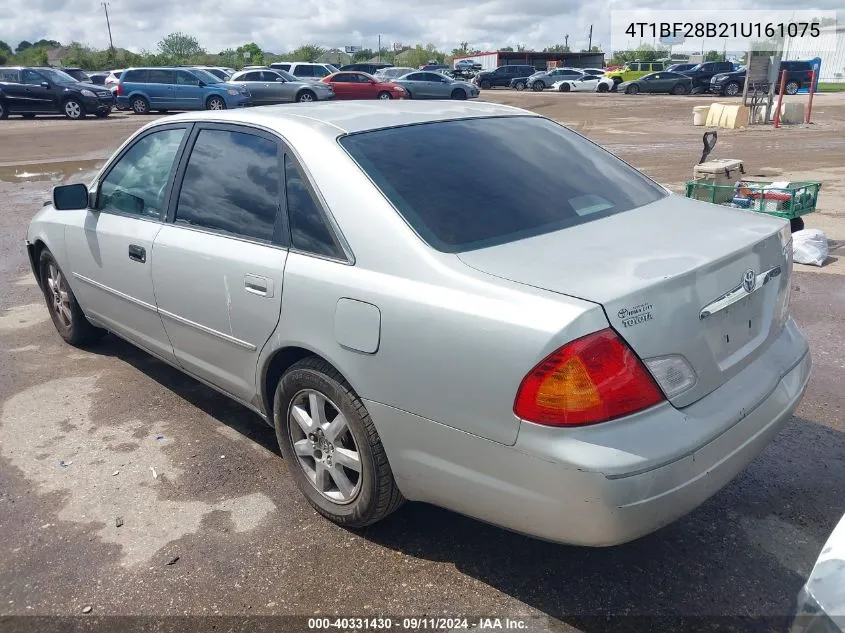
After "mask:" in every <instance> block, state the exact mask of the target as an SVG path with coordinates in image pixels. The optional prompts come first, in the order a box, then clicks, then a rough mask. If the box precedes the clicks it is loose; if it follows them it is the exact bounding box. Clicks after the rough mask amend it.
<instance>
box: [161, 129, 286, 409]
mask: <svg viewBox="0 0 845 633" xmlns="http://www.w3.org/2000/svg"><path fill="white" fill-rule="evenodd" d="M188 148H189V149H188V150H187V151H186V159H185V160H183V161H182V164H181V165H180V168H179V171H178V173H177V175H176V184H174V195H173V196H172V197H171V200H172V203H171V207H170V210H169V212H168V221H167V222H166V223H165V225H164V226H163V227H162V230H161V231H160V232H159V234H158V235H157V236H156V240H155V257H154V258H153V268H152V280H153V284H154V286H155V295H156V300H157V305H158V309H159V313H160V314H161V317H162V320H163V322H164V327H165V329H166V331H167V334H168V336H169V338H170V341H171V342H172V344H173V349H174V353H175V355H176V359H177V360H178V362H179V364H180V365H182V367H184V368H185V369H186V370H188V371H189V372H191V373H192V374H194V375H196V376H198V377H199V378H202V379H204V380H207V381H209V382H211V383H212V384H214V385H216V386H218V387H220V388H221V389H223V390H224V391H226V392H228V393H229V394H231V395H232V396H234V397H235V398H237V399H238V400H240V401H242V402H245V403H249V402H250V401H251V400H252V399H253V397H254V395H255V370H256V366H257V361H258V354H259V353H260V351H261V349H262V347H264V344H265V343H266V342H267V339H268V338H269V337H270V334H271V333H272V332H273V330H274V328H275V327H276V324H277V323H278V320H279V312H280V309H281V301H282V279H283V273H284V269H285V262H286V260H287V255H288V237H287V235H288V233H287V227H286V223H285V220H284V214H283V209H282V200H283V196H284V186H283V173H284V172H283V169H284V163H283V156H284V151H283V149H282V146H281V143H280V141H279V140H278V138H276V137H275V136H272V135H270V134H269V133H267V132H264V131H262V130H258V129H255V128H250V127H246V126H240V125H220V124H197V125H196V127H195V129H194V131H193V133H192V135H191V138H190V139H189V142H188Z"/></svg>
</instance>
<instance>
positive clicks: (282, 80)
mask: <svg viewBox="0 0 845 633" xmlns="http://www.w3.org/2000/svg"><path fill="white" fill-rule="evenodd" d="M276 81H281V82H282V83H285V78H284V77H276Z"/></svg>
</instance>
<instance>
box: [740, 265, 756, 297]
mask: <svg viewBox="0 0 845 633" xmlns="http://www.w3.org/2000/svg"><path fill="white" fill-rule="evenodd" d="M756 286H757V275H756V274H755V272H754V271H753V270H751V269H750V268H749V269H748V270H746V271H745V272H744V273H743V275H742V287H743V288H745V292H754V288H755V287H756Z"/></svg>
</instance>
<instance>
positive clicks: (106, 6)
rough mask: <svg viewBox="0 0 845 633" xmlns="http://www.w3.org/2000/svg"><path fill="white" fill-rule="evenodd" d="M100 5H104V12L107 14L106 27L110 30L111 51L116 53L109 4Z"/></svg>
mask: <svg viewBox="0 0 845 633" xmlns="http://www.w3.org/2000/svg"><path fill="white" fill-rule="evenodd" d="M100 4H102V5H103V11H105V12H106V27H107V28H108V30H109V50H110V51H111V52H112V53H114V42H113V41H112V38H111V22H109V3H108V2H101V3H100Z"/></svg>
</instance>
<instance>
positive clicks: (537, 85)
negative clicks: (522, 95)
mask: <svg viewBox="0 0 845 633" xmlns="http://www.w3.org/2000/svg"><path fill="white" fill-rule="evenodd" d="M545 89H546V84H545V83H543V82H542V81H540V80H537V81H535V82H534V83H533V84H531V90H533V91H534V92H543V90H545Z"/></svg>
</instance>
